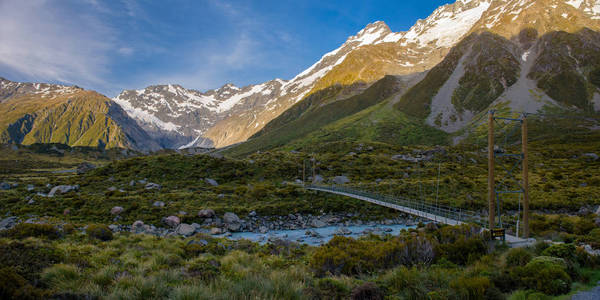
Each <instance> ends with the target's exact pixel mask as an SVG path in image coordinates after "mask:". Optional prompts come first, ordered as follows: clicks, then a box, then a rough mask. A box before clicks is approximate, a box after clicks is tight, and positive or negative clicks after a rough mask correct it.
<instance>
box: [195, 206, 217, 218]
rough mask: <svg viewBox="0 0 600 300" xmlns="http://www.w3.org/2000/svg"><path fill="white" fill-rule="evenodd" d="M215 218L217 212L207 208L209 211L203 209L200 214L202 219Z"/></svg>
mask: <svg viewBox="0 0 600 300" xmlns="http://www.w3.org/2000/svg"><path fill="white" fill-rule="evenodd" d="M214 216H215V211H214V210H212V209H210V208H207V209H202V210H200V211H199V212H198V217H200V218H212V217H214Z"/></svg>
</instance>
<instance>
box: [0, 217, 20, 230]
mask: <svg viewBox="0 0 600 300" xmlns="http://www.w3.org/2000/svg"><path fill="white" fill-rule="evenodd" d="M18 220H19V219H18V218H17V217H8V218H6V219H4V220H2V221H0V230H4V229H10V228H13V227H14V226H15V225H17V221H18Z"/></svg>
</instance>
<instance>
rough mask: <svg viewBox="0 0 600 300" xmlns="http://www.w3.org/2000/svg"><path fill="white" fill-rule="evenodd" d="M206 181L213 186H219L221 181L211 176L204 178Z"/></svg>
mask: <svg viewBox="0 0 600 300" xmlns="http://www.w3.org/2000/svg"><path fill="white" fill-rule="evenodd" d="M204 181H205V182H206V183H208V184H210V185H212V186H219V183H218V182H217V181H216V180H214V179H211V178H204Z"/></svg>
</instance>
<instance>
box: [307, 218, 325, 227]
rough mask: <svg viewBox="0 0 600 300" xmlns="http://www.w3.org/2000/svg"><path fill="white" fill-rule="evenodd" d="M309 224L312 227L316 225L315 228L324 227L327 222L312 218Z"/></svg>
mask: <svg viewBox="0 0 600 300" xmlns="http://www.w3.org/2000/svg"><path fill="white" fill-rule="evenodd" d="M310 226H312V227H316V228H321V227H325V226H327V224H326V223H325V222H323V221H321V220H319V219H313V220H312V221H311V222H310Z"/></svg>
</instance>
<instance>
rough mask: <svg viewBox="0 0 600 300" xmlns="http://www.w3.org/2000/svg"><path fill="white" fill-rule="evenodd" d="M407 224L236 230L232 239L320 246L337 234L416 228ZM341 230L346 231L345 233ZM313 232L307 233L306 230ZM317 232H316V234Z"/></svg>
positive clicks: (375, 232) (381, 232)
mask: <svg viewBox="0 0 600 300" xmlns="http://www.w3.org/2000/svg"><path fill="white" fill-rule="evenodd" d="M415 227H416V226H407V225H355V226H327V227H321V228H307V229H295V230H271V231H269V232H267V233H254V232H235V233H232V234H231V236H229V238H230V239H233V240H237V239H247V240H251V241H254V242H259V243H261V244H262V243H266V242H268V241H269V239H283V240H289V241H293V242H298V243H304V244H308V245H313V246H318V245H321V244H324V243H327V242H328V241H329V240H331V239H332V238H333V237H334V236H335V235H336V234H338V235H344V236H349V237H354V238H356V237H360V236H363V235H366V234H368V233H369V232H372V233H374V234H392V235H397V234H399V233H400V231H401V230H403V229H408V228H415ZM341 230H343V231H345V232H344V233H343V234H342V232H340V231H341ZM307 231H310V232H311V234H309V235H307V234H306V232H307ZM314 233H316V234H314Z"/></svg>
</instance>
